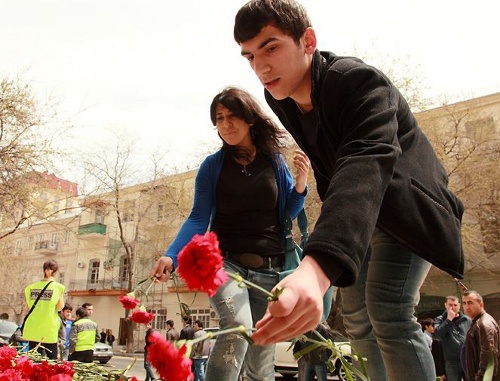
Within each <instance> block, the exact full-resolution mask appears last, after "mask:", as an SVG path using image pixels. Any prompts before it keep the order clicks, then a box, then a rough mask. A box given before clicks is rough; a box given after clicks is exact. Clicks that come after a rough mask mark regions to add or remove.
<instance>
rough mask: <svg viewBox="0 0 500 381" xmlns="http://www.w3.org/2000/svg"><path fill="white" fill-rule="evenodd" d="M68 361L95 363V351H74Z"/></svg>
mask: <svg viewBox="0 0 500 381" xmlns="http://www.w3.org/2000/svg"><path fill="white" fill-rule="evenodd" d="M68 360H69V361H80V362H86V363H91V362H94V351H93V350H92V349H89V350H87V351H74V352H73V353H72V354H70V355H69V358H68Z"/></svg>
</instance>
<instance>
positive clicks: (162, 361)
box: [148, 331, 193, 381]
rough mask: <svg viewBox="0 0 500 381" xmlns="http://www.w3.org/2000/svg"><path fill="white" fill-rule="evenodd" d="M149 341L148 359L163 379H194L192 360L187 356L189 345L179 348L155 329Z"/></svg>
mask: <svg viewBox="0 0 500 381" xmlns="http://www.w3.org/2000/svg"><path fill="white" fill-rule="evenodd" d="M148 341H149V343H150V347H149V349H148V361H149V362H150V363H151V365H153V367H154V368H155V369H156V370H157V371H158V374H159V375H160V378H161V379H162V380H163V381H192V380H193V374H192V373H191V360H190V359H189V358H188V357H186V352H187V346H186V344H183V345H182V346H181V347H180V348H179V349H177V348H176V347H175V345H174V344H173V343H171V342H170V341H167V340H165V338H164V337H163V335H161V334H160V333H159V332H156V331H153V332H152V333H151V334H150V335H149V337H148Z"/></svg>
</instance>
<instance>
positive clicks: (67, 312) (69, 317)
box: [63, 310, 71, 320]
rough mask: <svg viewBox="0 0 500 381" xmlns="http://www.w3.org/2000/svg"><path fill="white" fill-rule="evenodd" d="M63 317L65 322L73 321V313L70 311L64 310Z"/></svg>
mask: <svg viewBox="0 0 500 381" xmlns="http://www.w3.org/2000/svg"><path fill="white" fill-rule="evenodd" d="M63 317H64V319H65V320H70V319H71V311H70V310H63Z"/></svg>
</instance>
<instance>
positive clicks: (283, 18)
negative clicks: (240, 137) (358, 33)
mask: <svg viewBox="0 0 500 381" xmlns="http://www.w3.org/2000/svg"><path fill="white" fill-rule="evenodd" d="M234 37H235V40H236V42H237V43H238V44H239V45H240V48H241V55H242V56H243V57H244V58H246V59H247V60H248V62H249V64H250V66H251V68H252V69H253V70H254V72H255V73H256V75H257V77H258V78H259V80H260V81H261V83H262V84H263V85H264V87H265V92H264V95H265V98H266V101H267V102H268V104H269V106H270V107H271V109H272V110H273V111H274V113H275V114H276V115H277V116H278V118H279V119H280V121H281V123H282V124H283V125H284V127H285V128H286V129H287V130H288V131H289V132H290V133H291V135H292V136H293V138H294V139H295V141H296V142H297V144H298V145H299V146H300V148H301V149H302V150H303V151H304V152H305V153H306V154H307V155H308V156H309V158H310V160H311V164H312V167H313V169H314V175H315V178H316V184H317V189H318V193H319V196H320V198H321V200H322V202H323V205H322V208H321V214H320V216H319V218H318V221H317V222H316V225H315V228H314V230H313V231H312V233H311V234H310V236H309V240H308V242H307V244H306V246H305V248H304V259H303V260H302V263H301V264H300V266H299V267H298V268H297V269H296V270H295V272H294V273H293V274H291V275H289V276H288V277H286V278H285V279H283V280H282V281H281V282H280V283H279V284H278V285H277V286H276V287H279V288H283V289H284V291H283V293H282V294H281V295H280V297H279V300H278V301H277V302H272V303H270V304H269V308H268V312H267V313H266V315H265V316H264V318H263V319H262V320H261V321H260V322H258V323H257V331H256V332H255V333H254V334H253V336H252V339H253V340H254V342H255V343H256V344H260V345H263V344H269V343H273V342H278V341H282V340H286V339H289V338H291V337H295V336H297V335H299V334H301V333H303V332H306V331H309V330H311V329H313V328H314V327H315V326H316V325H317V324H318V323H319V321H320V318H321V313H322V308H323V302H322V297H323V294H324V293H325V291H326V290H327V289H328V288H329V287H330V286H331V285H332V284H333V285H336V286H339V287H345V288H343V289H342V300H343V302H344V306H343V307H344V308H343V313H344V317H345V325H346V329H347V332H348V334H349V337H350V339H351V341H352V342H353V345H354V346H355V347H357V348H358V349H359V351H360V352H361V354H362V355H363V356H366V357H367V362H366V365H367V368H368V373H369V375H370V379H371V380H374V381H377V380H386V379H394V380H399V379H407V380H419V381H431V380H432V381H435V378H436V375H435V370H434V364H433V359H432V355H431V352H430V349H429V347H428V346H427V344H426V343H425V340H424V337H423V334H422V332H421V330H420V325H419V324H418V323H416V321H415V318H414V315H413V313H414V306H415V305H416V304H417V303H418V300H419V288H420V286H421V285H422V283H423V281H424V279H425V277H426V275H427V273H428V271H429V269H430V266H431V263H432V264H435V265H436V266H438V267H439V268H441V269H443V270H445V271H447V272H449V273H450V274H451V275H453V276H454V277H458V278H461V277H462V273H463V269H464V258H463V253H462V244H461V237H460V226H461V217H462V213H463V205H462V203H461V202H460V201H459V200H458V199H457V198H456V197H455V195H454V194H453V193H452V192H450V191H449V190H448V176H447V173H446V171H445V170H444V168H443V166H442V165H441V163H440V162H439V160H438V158H437V156H436V154H435V153H434V151H433V149H432V146H431V144H430V143H429V141H428V139H427V138H426V136H425V135H424V133H423V132H422V130H421V129H420V127H419V126H418V124H417V121H416V119H415V117H414V115H413V114H412V112H411V111H410V108H409V106H408V104H407V102H406V100H405V99H404V98H403V96H402V95H401V94H400V92H399V91H398V90H397V89H396V88H395V86H394V85H393V84H392V83H391V81H390V80H389V79H388V78H387V77H386V76H385V75H384V74H383V73H382V72H380V71H379V70H377V69H376V68H374V67H372V66H370V65H367V64H366V63H364V62H363V61H361V60H359V59H356V58H350V57H339V56H337V55H335V54H333V53H331V52H320V51H319V50H318V49H317V40H316V33H315V31H314V29H313V28H312V24H311V21H310V20H309V17H308V16H307V11H306V10H305V9H304V7H303V6H302V5H300V4H298V3H297V2H295V1H294V0H251V1H249V2H248V3H247V4H245V5H244V6H243V7H242V8H240V10H239V11H238V13H237V15H236V18H235V26H234ZM368 284H369V287H365V286H366V285H368ZM347 286H349V287H347Z"/></svg>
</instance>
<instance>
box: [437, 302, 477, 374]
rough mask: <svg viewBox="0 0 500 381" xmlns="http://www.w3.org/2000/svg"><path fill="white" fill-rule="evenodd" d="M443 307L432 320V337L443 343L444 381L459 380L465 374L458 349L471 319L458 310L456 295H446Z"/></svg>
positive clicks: (462, 342) (462, 343)
mask: <svg viewBox="0 0 500 381" xmlns="http://www.w3.org/2000/svg"><path fill="white" fill-rule="evenodd" d="M444 307H445V308H446V309H445V311H444V312H443V313H442V314H441V315H439V316H438V317H436V319H435V320H434V337H436V338H437V339H440V340H441V343H442V344H443V357H444V362H445V364H444V366H445V370H446V381H461V380H462V379H463V378H464V377H465V374H464V371H463V369H462V365H461V364H460V351H461V350H462V347H463V345H464V341H465V334H466V333H467V331H468V330H469V327H470V323H471V320H470V318H469V317H468V316H467V315H464V314H463V313H462V312H460V300H459V299H458V298H457V297H456V296H453V295H450V296H447V297H446V301H445V303H444Z"/></svg>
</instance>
